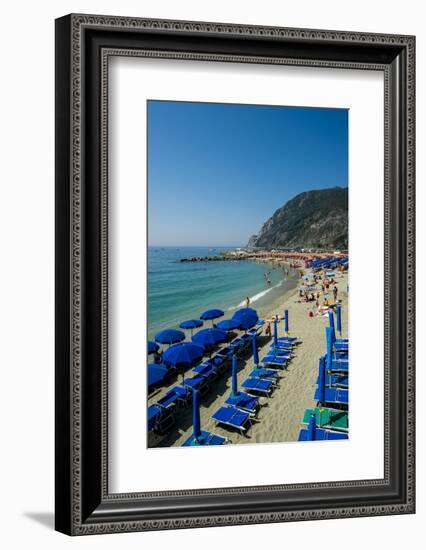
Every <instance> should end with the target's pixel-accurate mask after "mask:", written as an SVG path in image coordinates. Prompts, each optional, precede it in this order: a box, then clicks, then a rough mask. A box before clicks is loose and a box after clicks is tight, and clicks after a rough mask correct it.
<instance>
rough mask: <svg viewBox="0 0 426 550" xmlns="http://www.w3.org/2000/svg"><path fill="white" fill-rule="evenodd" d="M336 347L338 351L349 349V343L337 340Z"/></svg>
mask: <svg viewBox="0 0 426 550" xmlns="http://www.w3.org/2000/svg"><path fill="white" fill-rule="evenodd" d="M334 349H335V350H336V352H337V353H341V352H345V351H349V343H346V342H335V343H334Z"/></svg>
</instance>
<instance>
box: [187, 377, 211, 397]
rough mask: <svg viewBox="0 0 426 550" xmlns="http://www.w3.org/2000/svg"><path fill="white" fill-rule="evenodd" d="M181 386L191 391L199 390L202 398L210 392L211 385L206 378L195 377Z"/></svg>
mask: <svg viewBox="0 0 426 550" xmlns="http://www.w3.org/2000/svg"><path fill="white" fill-rule="evenodd" d="M181 386H183V387H184V388H186V389H189V390H191V391H192V390H198V391H199V392H200V396H201V397H203V396H204V395H206V393H207V392H208V391H209V385H208V383H207V379H206V377H205V376H201V375H200V374H199V375H195V376H192V377H191V378H185V380H184V381H183V382H182V384H181Z"/></svg>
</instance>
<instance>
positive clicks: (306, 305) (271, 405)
mask: <svg viewBox="0 0 426 550" xmlns="http://www.w3.org/2000/svg"><path fill="white" fill-rule="evenodd" d="M304 272H305V273H307V270H304ZM335 281H336V286H337V288H338V296H337V298H338V300H340V302H341V304H342V325H343V327H342V336H343V337H347V336H348V294H347V284H348V274H347V272H345V273H337V272H336V277H335ZM299 282H300V283H301V282H302V278H300V280H299ZM325 297H326V298H328V300H329V301H331V302H334V299H333V293H332V291H331V288H330V290H329V292H328V295H327V294H326V295H325ZM299 300H300V298H299V291H298V290H297V288H296V289H293V290H291V291H287V293H286V294H284V295H283V296H281V297H280V298H277V299H276V300H275V302H274V303H273V304H271V305H270V306H269V307H268V308H267V309H266V310H262V309H261V308H259V309H258V310H257V311H258V314H259V317H260V318H262V319H269V318H272V317H273V316H274V315H276V314H278V315H279V317H282V316H283V312H284V310H285V309H288V311H289V329H290V331H289V334H290V335H291V336H297V337H298V338H299V339H300V340H301V341H302V343H301V344H300V345H298V346H297V347H296V349H295V352H294V353H295V356H294V357H293V359H292V360H291V362H290V363H289V365H288V368H287V369H286V370H279V371H278V373H279V375H280V377H281V378H280V381H279V387H278V388H276V389H275V391H274V392H273V394H272V396H271V397H270V398H265V397H264V398H261V399H260V402H261V404H262V407H261V409H260V411H259V414H258V416H257V418H256V419H255V420H254V422H253V424H252V426H251V428H250V429H249V430H248V432H247V435H246V436H243V435H241V434H240V433H239V432H237V431H231V430H228V429H224V428H222V427H221V426H218V425H217V424H216V422H215V421H214V420H212V419H211V415H212V414H213V413H214V412H215V411H216V410H217V409H218V408H220V407H221V406H222V405H223V403H224V401H225V400H226V399H227V398H228V396H229V393H230V391H231V366H230V365H229V369H228V371H227V372H226V374H225V376H223V377H222V378H220V379H219V380H217V381H216V382H214V383H212V384H211V386H210V390H209V392H208V393H207V395H206V396H205V397H204V398H203V399H202V400H201V409H200V415H201V426H202V429H204V430H208V431H210V432H213V433H215V434H218V435H221V436H223V437H226V438H228V439H229V441H230V442H231V443H233V444H243V443H272V442H285V441H297V437H298V433H299V430H300V427H301V426H300V421H301V419H302V417H303V413H304V411H305V409H306V408H308V407H312V406H314V405H315V402H314V400H313V395H314V391H315V386H316V378H317V375H318V359H319V357H320V355H323V354H324V353H325V351H326V340H325V327H327V326H328V324H329V321H328V316H315V315H314V316H313V317H310V316H309V312H310V311H313V312H314V313H316V311H317V307H316V305H315V302H299ZM323 300H324V295H323V294H322V293H321V297H320V299H319V302H320V304H321V303H322V302H323ZM253 307H256V305H255V304H253ZM283 334H284V328H283V322H282V321H280V323H279V324H278V335H279V336H282V335H283ZM270 343H271V338H270V337H268V336H266V335H265V331H264V330H263V332H262V333H261V334H260V336H259V337H258V346H259V357H260V358H262V357H263V356H264V355H265V354H266V351H267V350H268V348H269V346H270ZM238 367H239V371H238V383H239V384H241V382H242V381H243V380H245V379H246V378H247V377H248V375H249V373H250V372H251V370H252V369H253V368H254V363H253V356H252V354H251V352H247V355H246V356H244V357H242V358H241V359H239V362H238ZM187 376H191V372H190V371H188V373H187ZM180 379H181V377H179V380H180ZM176 383H177V382H176V380H174V381H173V382H172V383H171V384H170V386H169V387H165V388H161V390H159V391H157V392H155V393H154V394H153V395H151V396H150V397H149V399H148V405H150V404H152V403H155V402H156V401H157V400H158V399H159V398H160V397H162V396H163V395H164V394H165V393H166V392H167V390H168V389H169V388H170V387H171V386H173V385H175V384H176ZM191 433H192V408H191V407H190V408H188V409H177V410H176V426H175V427H174V428H173V430H172V431H171V432H170V433H169V434H168V435H167V436H166V437H164V438H163V439H162V440H161V441H159V442H158V443H157V446H161V447H171V446H181V445H182V443H183V442H184V441H185V440H186V439H187V438H188V437H189V436H190V435H191Z"/></svg>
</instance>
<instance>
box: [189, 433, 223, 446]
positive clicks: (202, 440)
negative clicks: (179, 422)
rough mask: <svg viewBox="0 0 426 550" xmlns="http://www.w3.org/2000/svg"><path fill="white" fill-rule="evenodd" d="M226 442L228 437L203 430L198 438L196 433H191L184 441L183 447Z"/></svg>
mask: <svg viewBox="0 0 426 550" xmlns="http://www.w3.org/2000/svg"><path fill="white" fill-rule="evenodd" d="M226 443H228V440H227V439H226V437H222V436H220V435H216V434H212V433H210V432H206V431H204V430H201V435H200V437H198V438H196V437H195V436H194V434H191V435H190V436H189V437H188V439H187V440H186V441H185V442H184V443H182V447H204V446H211V445H226Z"/></svg>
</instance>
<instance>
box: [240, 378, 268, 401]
mask: <svg viewBox="0 0 426 550" xmlns="http://www.w3.org/2000/svg"><path fill="white" fill-rule="evenodd" d="M241 387H242V388H244V389H245V390H248V391H250V392H253V391H254V392H257V393H260V394H262V395H266V396H268V397H269V396H270V395H271V393H272V390H273V388H274V382H272V380H265V379H264V378H247V379H246V380H244V382H243V383H242V384H241Z"/></svg>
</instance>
